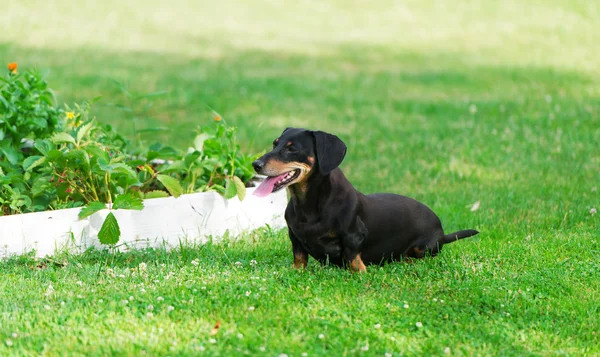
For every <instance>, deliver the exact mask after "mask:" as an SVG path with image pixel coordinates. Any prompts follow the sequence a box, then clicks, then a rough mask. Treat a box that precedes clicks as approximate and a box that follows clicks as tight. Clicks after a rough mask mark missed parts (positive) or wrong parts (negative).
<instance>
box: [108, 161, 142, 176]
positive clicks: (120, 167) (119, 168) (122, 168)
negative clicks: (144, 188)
mask: <svg viewBox="0 0 600 357" xmlns="http://www.w3.org/2000/svg"><path fill="white" fill-rule="evenodd" d="M109 167H110V168H111V171H113V172H118V173H121V174H125V175H127V176H129V177H131V178H135V179H137V174H136V173H135V171H134V170H133V169H132V168H131V167H130V166H129V165H127V164H124V163H122V162H117V163H115V164H111V165H109Z"/></svg>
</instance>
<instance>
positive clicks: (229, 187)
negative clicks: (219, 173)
mask: <svg viewBox="0 0 600 357" xmlns="http://www.w3.org/2000/svg"><path fill="white" fill-rule="evenodd" d="M236 194H237V187H236V185H235V183H234V182H233V181H232V180H231V179H229V178H226V179H225V198H226V199H230V198H233V196H235V195H236Z"/></svg>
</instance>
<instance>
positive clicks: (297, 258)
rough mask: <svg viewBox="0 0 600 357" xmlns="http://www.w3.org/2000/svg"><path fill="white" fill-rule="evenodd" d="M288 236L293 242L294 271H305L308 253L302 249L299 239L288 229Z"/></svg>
mask: <svg viewBox="0 0 600 357" xmlns="http://www.w3.org/2000/svg"><path fill="white" fill-rule="evenodd" d="M288 234H289V236H290V240H291V241H292V253H294V265H293V266H294V269H304V268H306V265H307V264H308V252H306V250H305V249H304V247H302V245H301V244H300V241H299V240H298V237H296V235H295V234H294V232H292V230H291V229H289V228H288Z"/></svg>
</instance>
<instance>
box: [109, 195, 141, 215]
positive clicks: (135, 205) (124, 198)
mask: <svg viewBox="0 0 600 357" xmlns="http://www.w3.org/2000/svg"><path fill="white" fill-rule="evenodd" d="M112 208H113V209H133V210H137V211H141V210H142V209H143V208H144V203H143V202H142V199H141V198H139V197H135V196H133V195H132V194H130V193H126V194H123V195H118V196H117V198H115V202H113V206H112Z"/></svg>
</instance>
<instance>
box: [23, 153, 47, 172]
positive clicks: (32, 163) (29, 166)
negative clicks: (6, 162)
mask: <svg viewBox="0 0 600 357" xmlns="http://www.w3.org/2000/svg"><path fill="white" fill-rule="evenodd" d="M45 161H46V158H45V157H44V156H39V155H35V156H30V157H28V158H26V159H25V161H23V170H25V171H31V170H33V169H34V168H35V167H36V166H39V165H41V164H43V163H44V162H45Z"/></svg>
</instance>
